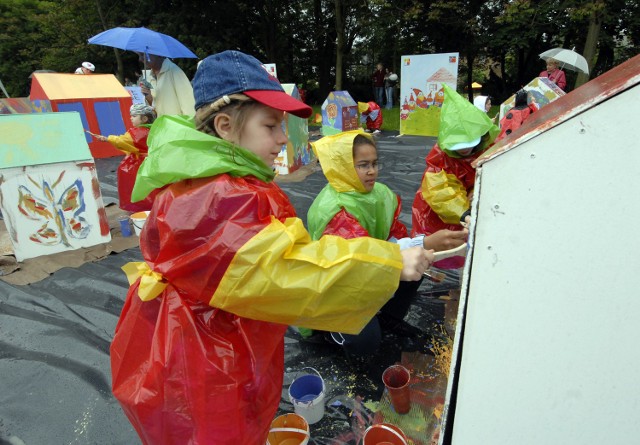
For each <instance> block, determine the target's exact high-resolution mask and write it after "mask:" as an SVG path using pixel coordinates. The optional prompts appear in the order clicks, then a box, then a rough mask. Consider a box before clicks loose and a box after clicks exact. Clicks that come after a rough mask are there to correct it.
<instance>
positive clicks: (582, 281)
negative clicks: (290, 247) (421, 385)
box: [439, 56, 640, 445]
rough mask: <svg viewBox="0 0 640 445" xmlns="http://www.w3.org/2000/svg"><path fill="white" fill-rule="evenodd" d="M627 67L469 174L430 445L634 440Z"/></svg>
mask: <svg viewBox="0 0 640 445" xmlns="http://www.w3.org/2000/svg"><path fill="white" fill-rule="evenodd" d="M638 122H640V56H636V57H634V58H633V59H630V60H628V61H627V62H625V63H623V64H621V65H619V66H617V67H616V68H614V69H612V70H611V71H609V72H607V73H605V74H603V75H601V76H599V77H597V78H596V79H593V80H592V81H590V82H589V83H587V84H585V85H583V86H581V87H580V88H578V89H576V90H575V91H572V92H571V93H569V94H567V95H565V96H563V97H561V98H559V99H558V100H556V101H554V102H553V103H551V104H549V105H547V106H545V107H544V108H542V109H541V110H540V111H539V112H537V113H534V114H533V115H532V117H531V118H530V119H528V120H527V121H526V122H525V123H524V124H523V125H522V127H520V128H518V129H517V130H516V131H514V132H513V133H512V134H511V135H510V136H509V137H507V138H505V139H503V140H502V141H500V142H499V143H498V144H496V146H494V147H493V148H492V149H491V150H490V151H489V152H487V153H486V154H485V155H483V156H482V157H481V158H480V159H479V160H478V163H477V176H476V185H475V192H474V202H473V205H472V208H473V211H472V214H473V215H474V217H473V222H472V226H471V230H470V233H471V236H470V245H471V249H470V252H469V254H468V256H467V260H466V261H467V262H466V265H465V269H464V273H463V283H462V291H461V299H460V305H459V309H458V318H457V326H456V334H455V341H454V347H453V360H452V364H451V368H450V375H449V382H448V387H447V395H446V402H445V410H444V413H445V415H444V423H443V425H442V428H443V429H442V434H441V437H440V442H439V443H440V444H455V445H470V444H473V445H477V444H492V445H507V444H509V445H512V444H518V445H534V444H535V445H540V444H548V445H552V444H563V445H572V444H575V445H578V444H579V445H585V444H601V443H611V444H631V443H638V438H639V437H640V422H637V421H636V419H639V418H640V397H638V394H639V391H638V369H640V353H638V344H637V343H638V338H640V323H639V322H638V314H640V298H639V296H640V291H639V290H638V282H637V276H638V270H639V267H638V265H639V264H640V259H638V258H639V257H638V255H639V252H640V236H638V230H637V225H636V222H637V221H638V220H639V219H640V208H639V207H638V205H637V204H638V191H639V190H640V150H639V149H638V130H637V126H638Z"/></svg>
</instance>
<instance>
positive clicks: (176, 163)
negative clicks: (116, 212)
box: [131, 115, 275, 201]
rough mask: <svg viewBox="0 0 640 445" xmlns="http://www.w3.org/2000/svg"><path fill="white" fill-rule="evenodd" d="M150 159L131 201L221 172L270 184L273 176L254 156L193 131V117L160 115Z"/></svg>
mask: <svg viewBox="0 0 640 445" xmlns="http://www.w3.org/2000/svg"><path fill="white" fill-rule="evenodd" d="M147 144H148V146H149V156H148V157H147V158H146V159H145V160H144V162H143V163H142V165H141V166H140V170H139V171H138V176H137V178H136V183H135V186H134V187H133V192H132V194H131V199H132V201H139V200H141V199H144V198H145V197H146V196H147V195H148V194H149V193H151V192H152V191H153V190H154V189H158V188H161V187H164V186H165V185H168V184H172V183H175V182H179V181H182V180H184V179H195V178H207V177H210V176H216V175H220V174H223V173H228V174H230V175H232V176H249V175H252V176H255V177H256V178H258V179H260V180H262V181H265V182H270V181H272V180H273V178H274V176H275V174H274V172H273V170H272V169H271V168H270V167H269V166H267V165H266V164H265V163H264V161H262V159H260V158H259V157H258V156H257V155H255V154H254V153H252V152H250V151H249V150H246V149H244V148H242V147H238V146H237V145H234V144H232V143H231V142H228V141H225V140H223V139H220V138H217V137H215V136H211V135H209V134H206V133H203V132H201V131H198V130H196V128H195V124H194V122H193V118H190V117H187V116H169V115H167V116H161V117H159V118H158V119H157V120H156V121H155V122H154V123H153V125H152V127H151V131H150V132H149V137H148V139H147Z"/></svg>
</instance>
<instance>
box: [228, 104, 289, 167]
mask: <svg viewBox="0 0 640 445" xmlns="http://www.w3.org/2000/svg"><path fill="white" fill-rule="evenodd" d="M283 118H284V113H283V112H282V111H278V110H275V109H273V108H270V107H267V106H266V105H261V104H260V105H258V106H256V107H255V108H253V109H252V110H251V111H249V115H248V116H247V118H246V119H245V121H244V125H243V127H242V129H241V130H240V132H239V133H240V134H239V136H238V140H237V141H233V142H235V143H236V144H237V145H239V146H240V147H243V148H246V149H247V150H249V151H251V152H253V153H255V154H256V155H258V157H260V159H262V160H263V161H264V163H265V164H267V165H268V166H269V167H272V166H273V162H274V161H275V160H276V158H277V157H278V155H279V154H280V149H281V148H282V146H283V145H284V144H286V143H287V141H288V139H287V135H285V134H284V130H283V129H282V119H283Z"/></svg>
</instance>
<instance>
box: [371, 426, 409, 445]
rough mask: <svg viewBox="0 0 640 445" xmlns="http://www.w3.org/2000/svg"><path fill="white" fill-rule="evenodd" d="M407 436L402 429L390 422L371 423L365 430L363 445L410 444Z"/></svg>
mask: <svg viewBox="0 0 640 445" xmlns="http://www.w3.org/2000/svg"><path fill="white" fill-rule="evenodd" d="M408 443H409V441H408V440H407V436H405V435H404V433H403V432H402V430H401V429H400V428H398V427H397V426H395V425H391V424H390V423H377V424H375V425H371V426H370V427H369V428H367V429H366V430H365V432H364V437H363V438H362V445H408Z"/></svg>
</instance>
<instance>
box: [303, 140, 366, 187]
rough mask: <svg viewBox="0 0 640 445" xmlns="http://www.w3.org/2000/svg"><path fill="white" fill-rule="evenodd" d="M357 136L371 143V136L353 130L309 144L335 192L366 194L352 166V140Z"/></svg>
mask: <svg viewBox="0 0 640 445" xmlns="http://www.w3.org/2000/svg"><path fill="white" fill-rule="evenodd" d="M358 135H362V136H365V137H367V138H369V139H371V141H372V142H373V138H372V137H371V135H369V134H367V133H365V132H364V131H362V130H353V131H345V132H343V133H338V134H336V135H333V136H325V137H323V138H322V139H318V140H317V141H315V142H312V143H311V147H312V148H313V151H314V153H315V154H316V157H317V158H318V160H319V161H320V166H321V167H322V172H323V173H324V175H325V176H326V177H327V181H329V184H331V187H333V189H334V190H335V191H336V192H339V193H342V192H360V193H366V189H365V188H364V185H362V182H361V181H360V178H358V173H357V172H356V167H355V165H354V164H353V140H354V139H355V137H356V136H358Z"/></svg>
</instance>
